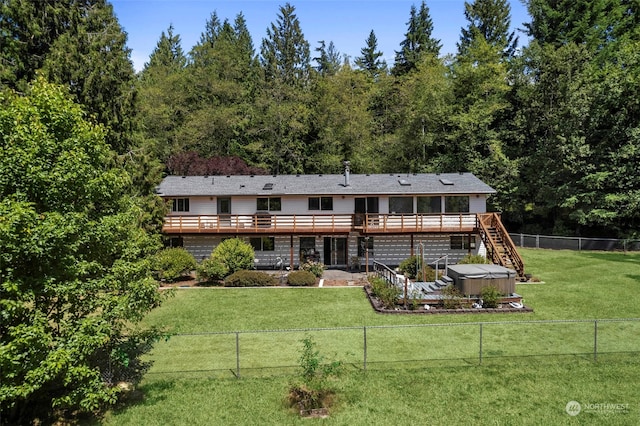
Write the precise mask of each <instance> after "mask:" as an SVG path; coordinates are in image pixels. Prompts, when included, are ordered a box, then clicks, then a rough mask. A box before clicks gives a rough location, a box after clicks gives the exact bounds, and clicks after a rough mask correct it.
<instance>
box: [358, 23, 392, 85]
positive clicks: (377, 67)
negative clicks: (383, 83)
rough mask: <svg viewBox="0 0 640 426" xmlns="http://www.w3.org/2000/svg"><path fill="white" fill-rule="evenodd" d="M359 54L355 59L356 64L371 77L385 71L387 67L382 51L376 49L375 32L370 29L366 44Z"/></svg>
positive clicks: (375, 76)
mask: <svg viewBox="0 0 640 426" xmlns="http://www.w3.org/2000/svg"><path fill="white" fill-rule="evenodd" d="M360 54H361V55H362V56H358V57H357V58H356V60H355V64H356V66H358V68H360V69H361V70H364V71H365V72H366V73H368V74H369V75H370V76H371V77H373V78H378V76H379V75H380V74H381V73H383V72H385V71H386V69H387V63H386V62H385V61H384V59H382V60H381V59H380V58H381V57H382V52H381V51H379V50H378V39H377V38H376V33H375V32H374V31H373V30H371V32H370V33H369V37H368V38H367V45H366V46H365V47H363V48H362V49H360Z"/></svg>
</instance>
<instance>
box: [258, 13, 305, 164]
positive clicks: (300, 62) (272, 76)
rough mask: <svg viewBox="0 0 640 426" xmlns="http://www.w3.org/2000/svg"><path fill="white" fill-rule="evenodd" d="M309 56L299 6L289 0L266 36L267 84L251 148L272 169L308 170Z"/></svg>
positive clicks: (264, 64)
mask: <svg viewBox="0 0 640 426" xmlns="http://www.w3.org/2000/svg"><path fill="white" fill-rule="evenodd" d="M309 56H310V53H309V43H308V42H307V41H306V40H305V38H304V35H303V34H302V30H301V29H300V22H299V21H298V18H297V16H296V15H295V8H294V7H293V6H291V5H290V4H289V3H287V4H285V5H284V6H281V7H280V13H279V14H278V19H277V21H276V23H272V24H271V27H270V28H267V37H266V38H264V39H262V48H261V55H260V61H261V63H262V69H263V72H264V85H263V86H262V90H261V91H260V94H259V97H258V99H257V102H256V107H257V108H258V115H259V117H260V118H259V120H258V122H257V123H256V127H255V128H254V129H253V132H254V133H253V136H254V137H255V140H256V141H257V143H253V144H252V145H251V146H250V147H247V151H248V153H249V154H250V155H252V156H253V158H254V161H253V163H254V164H256V165H258V166H259V167H266V168H268V169H270V170H271V172H272V173H276V174H280V173H302V172H303V167H304V161H305V158H306V150H307V140H306V137H307V134H308V130H309V117H310V114H311V111H310V106H309V103H310V101H311V96H310V78H309V77H310V70H311V68H310V64H309Z"/></svg>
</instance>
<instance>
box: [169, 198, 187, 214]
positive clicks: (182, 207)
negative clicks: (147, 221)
mask: <svg viewBox="0 0 640 426" xmlns="http://www.w3.org/2000/svg"><path fill="white" fill-rule="evenodd" d="M171 211H174V212H188V211H189V199H188V198H175V199H174V200H173V205H172V206H171Z"/></svg>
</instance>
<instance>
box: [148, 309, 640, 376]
mask: <svg viewBox="0 0 640 426" xmlns="http://www.w3.org/2000/svg"><path fill="white" fill-rule="evenodd" d="M638 335H640V318H631V319H592V320H547V321H512V322H507V321H504V322H468V323H446V324H421V325H393V326H392V325H383V326H362V327H339V328H310V329H290V330H253V331H233V332H211V333H193V334H178V335H174V336H172V337H171V338H170V339H169V340H168V341H166V342H160V343H158V344H157V345H156V346H155V348H154V351H153V353H152V354H151V356H150V360H151V361H153V363H154V364H153V367H152V369H151V370H150V371H149V374H172V375H173V374H179V375H189V374H196V375H198V376H201V375H202V374H207V375H210V374H216V373H217V374H223V375H226V374H229V373H232V374H233V375H234V376H235V377H238V378H239V377H241V376H243V375H247V374H253V375H265V374H267V375H270V374H272V372H273V371H275V370H277V369H285V370H291V369H293V368H296V367H297V366H298V365H299V364H298V360H299V357H300V350H301V348H302V346H301V341H302V339H304V338H305V337H307V336H308V337H311V338H312V339H313V340H314V342H315V343H316V344H317V349H318V350H319V351H320V353H321V354H323V355H328V357H327V358H331V360H339V361H341V362H343V363H345V364H348V365H353V366H354V367H355V368H358V369H361V370H364V371H366V370H367V369H370V368H372V367H373V368H375V367H376V366H380V365H384V366H385V368H389V367H390V366H391V368H393V366H394V365H397V366H403V367H404V366H406V365H407V364H411V365H416V364H418V363H421V362H429V361H452V360H460V361H464V362H465V363H470V362H471V363H475V362H477V363H478V364H482V362H483V361H484V360H487V359H491V358H502V357H530V356H559V355H582V356H588V357H590V358H592V359H593V360H594V361H596V360H597V359H598V356H599V355H602V354H616V353H639V352H640V340H639V339H636V338H635V336H638Z"/></svg>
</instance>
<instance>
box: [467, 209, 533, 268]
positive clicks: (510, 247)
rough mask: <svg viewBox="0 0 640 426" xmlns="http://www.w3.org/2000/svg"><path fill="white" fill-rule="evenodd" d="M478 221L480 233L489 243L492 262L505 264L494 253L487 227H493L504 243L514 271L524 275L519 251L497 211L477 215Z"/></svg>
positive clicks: (492, 242) (493, 245)
mask: <svg viewBox="0 0 640 426" xmlns="http://www.w3.org/2000/svg"><path fill="white" fill-rule="evenodd" d="M487 222H488V223H487ZM478 223H479V226H480V228H481V230H482V234H483V235H484V236H485V243H487V244H491V248H492V250H491V255H492V258H493V259H492V260H493V262H494V263H499V264H500V265H502V266H505V265H504V263H503V259H501V258H500V257H499V256H498V255H497V253H496V250H495V244H494V241H492V239H491V236H490V235H489V229H488V228H489V227H491V228H494V229H495V230H496V232H497V233H498V234H499V235H500V238H501V239H502V241H503V243H504V248H505V250H506V251H507V254H508V255H509V258H510V259H511V263H513V266H514V268H515V269H516V272H518V274H519V275H520V276H524V261H523V260H522V257H521V256H520V253H518V250H517V249H516V245H515V244H514V243H513V240H512V239H511V236H510V235H509V233H508V232H507V230H506V228H505V227H504V225H503V224H502V221H501V220H500V217H499V215H498V214H497V213H484V214H481V215H480V216H479V220H478Z"/></svg>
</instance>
